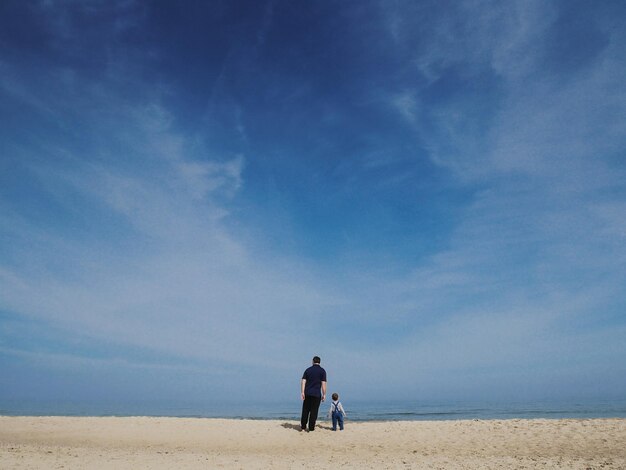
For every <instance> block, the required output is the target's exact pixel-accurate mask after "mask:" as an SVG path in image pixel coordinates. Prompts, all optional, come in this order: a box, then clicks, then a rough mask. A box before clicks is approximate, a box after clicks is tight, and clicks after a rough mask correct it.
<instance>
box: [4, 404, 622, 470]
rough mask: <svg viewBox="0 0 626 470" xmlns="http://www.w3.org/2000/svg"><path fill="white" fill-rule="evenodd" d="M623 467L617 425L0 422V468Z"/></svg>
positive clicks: (182, 420) (9, 419)
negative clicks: (308, 427)
mask: <svg viewBox="0 0 626 470" xmlns="http://www.w3.org/2000/svg"><path fill="white" fill-rule="evenodd" d="M339 467H347V468H434V469H436V468H441V469H458V468H463V469H470V468H471V469H476V468H507V469H508V468H567V469H589V468H592V469H618V468H619V469H626V419H591V420H577V419H575V420H562V419H555V420H543V419H537V420H518V419H513V420H487V421H478V420H474V421H410V422H409V421H404V422H366V423H353V422H347V423H346V429H345V430H344V431H343V432H340V431H337V432H332V431H331V429H330V426H329V425H328V423H326V422H324V423H319V424H318V428H317V429H316V430H315V432H312V433H306V432H300V430H299V425H298V423H297V422H295V421H294V422H287V421H255V420H223V419H186V418H139V417H138V418H135V417H131V418H71V417H1V416H0V468H2V469H22V468H23V469H26V468H35V469H40V468H41V469H55V468H65V469H144V468H150V469H161V468H163V469H165V468H167V469H173V468H176V469H192V468H193V469H195V468H205V469H206V468H229V469H230V468H246V469H247V468H278V469H281V468H339Z"/></svg>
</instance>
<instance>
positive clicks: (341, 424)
mask: <svg viewBox="0 0 626 470" xmlns="http://www.w3.org/2000/svg"><path fill="white" fill-rule="evenodd" d="M337 421H339V430H340V431H343V415H339V416H337Z"/></svg>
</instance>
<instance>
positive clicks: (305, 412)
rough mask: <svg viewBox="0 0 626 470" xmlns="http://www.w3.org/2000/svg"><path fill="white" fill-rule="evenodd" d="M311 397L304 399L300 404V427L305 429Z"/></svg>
mask: <svg viewBox="0 0 626 470" xmlns="http://www.w3.org/2000/svg"><path fill="white" fill-rule="evenodd" d="M310 398H311V397H309V396H306V397H304V401H303V402H302V417H301V418H300V427H301V428H302V429H306V424H307V421H309V413H310V412H311V400H310Z"/></svg>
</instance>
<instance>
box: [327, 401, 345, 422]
mask: <svg viewBox="0 0 626 470" xmlns="http://www.w3.org/2000/svg"><path fill="white" fill-rule="evenodd" d="M328 414H329V415H330V416H331V417H332V419H333V431H336V430H337V423H339V430H340V431H343V418H344V416H346V412H345V410H344V409H343V406H342V405H341V402H340V401H339V395H338V394H337V393H333V402H332V403H331V404H330V410H328Z"/></svg>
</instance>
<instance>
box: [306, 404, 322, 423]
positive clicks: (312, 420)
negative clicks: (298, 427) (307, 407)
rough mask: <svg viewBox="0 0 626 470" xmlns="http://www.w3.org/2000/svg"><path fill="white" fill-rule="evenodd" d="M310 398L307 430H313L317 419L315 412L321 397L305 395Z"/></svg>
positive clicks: (318, 407)
mask: <svg viewBox="0 0 626 470" xmlns="http://www.w3.org/2000/svg"><path fill="white" fill-rule="evenodd" d="M307 398H310V399H311V414H310V415H309V431H314V430H315V422H316V421H317V412H318V411H319V409H320V403H321V401H322V397H307Z"/></svg>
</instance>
